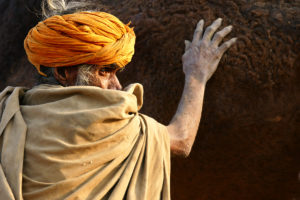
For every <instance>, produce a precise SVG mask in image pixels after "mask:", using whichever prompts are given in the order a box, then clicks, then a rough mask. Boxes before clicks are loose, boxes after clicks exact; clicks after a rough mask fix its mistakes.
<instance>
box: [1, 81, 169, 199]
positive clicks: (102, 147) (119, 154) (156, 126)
mask: <svg viewBox="0 0 300 200" xmlns="http://www.w3.org/2000/svg"><path fill="white" fill-rule="evenodd" d="M17 91H19V92H17ZM12 94H14V95H13V96H14V98H12V97H13V96H12ZM0 97H1V99H0V102H1V103H2V104H0V106H1V107H0V108H2V110H3V108H4V110H5V107H7V106H9V105H15V107H16V108H15V110H17V112H16V113H15V114H14V115H13V117H12V118H11V119H10V121H11V122H9V123H8V125H6V126H5V128H4V132H3V134H2V135H1V139H0V141H1V142H2V143H3V145H1V146H0V147H1V166H2V169H3V171H2V172H1V170H0V176H2V177H3V180H2V179H1V181H0V190H1V191H2V190H5V191H7V192H6V193H3V194H2V192H0V199H2V197H4V195H6V196H9V195H10V196H12V195H13V197H11V199H23V198H24V199H30V200H38V199H45V197H47V199H110V200H119V199H130V200H140V199H150V200H152V199H154V200H155V199H170V189H169V187H170V144H169V136H168V132H167V129H166V127H165V126H164V125H162V124H160V123H158V122H157V121H155V120H154V119H152V118H150V117H147V116H145V115H142V114H140V113H139V109H140V108H141V107H142V103H143V100H142V98H143V88H142V86H141V85H140V84H132V85H129V86H128V87H127V88H126V89H125V90H124V91H117V90H104V89H101V88H98V87H93V86H72V87H61V86H50V85H40V86H38V87H35V88H33V89H31V90H28V91H26V90H25V89H23V90H22V89H17V88H8V89H7V90H6V92H5V94H4V93H1V94H0ZM5 98H6V100H4V99H5ZM9 98H10V99H16V98H17V99H20V100H21V104H20V103H15V102H14V103H15V104H13V103H9V104H8V99H9ZM9 102H11V101H9ZM12 102H13V101H12ZM7 116H9V114H7V113H6V112H3V111H2V118H1V123H2V119H5V118H6V117H7ZM1 123H0V127H1ZM9 124H11V125H9ZM13 127H23V129H22V131H21V132H20V130H21V129H19V128H18V129H15V128H13ZM21 136H22V137H21ZM7 137H10V138H13V139H14V138H17V139H18V141H11V140H6V139H5V138H7ZM13 142H14V143H15V144H17V143H18V149H19V150H14V151H15V152H16V153H17V154H18V155H17V156H16V157H17V158H16V159H18V160H21V161H19V162H18V167H16V169H18V170H19V171H20V169H23V174H22V170H21V171H20V174H19V179H20V180H19V181H18V182H16V183H12V182H11V181H9V180H16V178H14V177H13V176H12V175H11V174H14V172H15V170H16V169H14V171H12V170H9V169H8V168H9V166H7V165H8V163H7V162H3V161H2V160H3V158H5V156H6V157H9V156H10V157H11V155H12V154H11V153H9V152H8V151H6V150H5V149H4V148H9V146H11V144H12V143H13ZM22 144H23V147H22ZM10 150H12V149H10ZM22 151H23V152H24V156H23V154H22ZM3 153H6V155H4V157H3V156H2V155H3ZM23 158H24V159H23ZM2 174H3V175H2ZM20 175H21V176H20ZM12 177H13V178H12ZM22 177H23V180H22ZM6 179H7V183H6V182H5V180H6ZM22 194H23V196H22Z"/></svg>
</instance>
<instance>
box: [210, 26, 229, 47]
mask: <svg viewBox="0 0 300 200" xmlns="http://www.w3.org/2000/svg"><path fill="white" fill-rule="evenodd" d="M231 30H232V26H227V27H225V28H223V29H222V30H221V31H219V32H217V33H216V34H215V35H214V38H213V40H212V44H213V45H214V46H218V45H219V44H220V43H221V41H222V40H223V38H224V37H225V36H226V35H228V33H230V32H231Z"/></svg>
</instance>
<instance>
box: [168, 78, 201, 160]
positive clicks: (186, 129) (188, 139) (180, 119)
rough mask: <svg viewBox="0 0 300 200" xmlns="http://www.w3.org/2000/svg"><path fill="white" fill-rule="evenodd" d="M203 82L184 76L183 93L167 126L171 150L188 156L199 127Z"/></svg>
mask: <svg viewBox="0 0 300 200" xmlns="http://www.w3.org/2000/svg"><path fill="white" fill-rule="evenodd" d="M205 84H206V83H205V82H204V81H200V80H199V79H196V78H194V77H193V76H186V78H185V84H184V90H183V94H182V97H181V100H180V103H179V105H178V109H177V111H176V114H175V115H174V117H173V118H172V120H171V122H170V124H169V125H168V126H167V128H168V131H169V132H170V133H172V134H170V137H171V138H170V139H171V152H172V153H173V154H177V155H183V156H188V155H189V153H190V151H191V149H192V146H193V143H194V141H195V138H196V134H197V130H198V127H199V123H200V119H201V112H202V106H203V98H204V91H205Z"/></svg>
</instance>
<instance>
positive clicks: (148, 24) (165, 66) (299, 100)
mask: <svg viewBox="0 0 300 200" xmlns="http://www.w3.org/2000/svg"><path fill="white" fill-rule="evenodd" d="M103 4H104V5H105V10H109V11H110V12H112V13H113V14H115V15H117V16H118V17H120V18H121V19H122V20H123V21H124V22H127V21H131V22H132V25H133V26H135V31H136V34H137V44H136V54H135V56H134V58H133V61H132V63H130V64H129V65H128V67H126V69H125V70H124V71H123V72H122V73H120V79H121V81H122V82H123V83H124V85H126V84H128V83H131V82H140V83H142V84H143V85H144V88H145V104H144V107H143V110H142V111H143V112H144V113H146V114H148V115H150V116H152V117H154V118H156V119H157V120H159V121H161V122H162V123H165V124H167V123H168V122H169V120H170V119H171V117H172V115H173V114H174V113H175V111H176V107H177V104H178V101H179V99H180V96H181V93H182V89H183V84H184V75H183V73H182V66H181V55H182V54H183V49H184V42H183V41H184V39H189V40H190V39H191V37H192V34H193V30H194V28H195V25H196V23H197V21H198V20H199V19H201V18H203V19H205V21H206V23H205V24H206V25H209V24H210V23H211V22H212V21H213V20H214V19H216V18H217V17H222V18H223V19H224V20H223V21H224V23H223V24H224V25H223V27H224V26H226V25H229V24H232V25H233V26H234V30H233V32H232V33H231V34H230V36H229V37H234V36H237V37H238V38H239V40H238V42H237V44H236V45H235V46H234V47H232V48H231V49H230V50H229V51H228V52H227V53H226V54H225V55H224V57H223V58H222V60H221V63H220V65H219V68H218V70H217V72H216V73H215V75H214V76H213V77H212V79H211V80H210V81H209V82H208V84H207V88H206V96H205V102H204V109H203V115H202V120H201V124H200V128H199V132H198V136H197V140H196V142H195V145H194V148H193V151H192V153H191V156H190V157H189V158H187V159H181V158H173V159H172V180H171V182H172V188H171V190H172V198H173V199H175V200H177V199H178V200H181V199H182V200H185V199H195V200H198V199H203V200H219V199H224V200H231V199H242V200H248V199H249V200H253V199H258V200H260V199H261V200H263V199H264V200H265V199H270V200H277V199H278V200H285V199H286V200H292V199H295V200H296V199H300V182H299V181H300V180H299V179H300V81H299V80H300V64H299V62H300V58H299V55H300V45H299V42H300V41H299V40H300V32H299V28H300V1H299V0H294V1H288V0H272V1H266V0H256V1H254V0H228V1H218V0H210V1H204V0H199V1H194V0H123V1H117V0H111V1H109V0H105V1H103ZM27 7H28V8H29V9H28V8H27ZM38 7H39V1H38V0H37V1H34V0H31V1H28V0H27V1H26V3H24V2H23V1H21V0H10V1H4V0H2V1H0V11H1V12H0V15H1V18H0V19H1V23H0V27H1V29H0V36H1V41H0V44H1V48H0V52H1V54H0V61H1V63H2V65H1V66H0V70H1V73H0V88H1V89H3V88H4V86H5V85H27V86H30V85H31V84H32V76H33V74H34V70H33V67H31V66H30V65H29V64H28V62H27V61H26V58H25V56H24V51H23V47H22V42H23V39H24V37H25V35H26V32H27V31H28V29H29V28H30V27H32V26H33V25H34V24H35V23H36V22H37V18H36V16H35V14H34V13H33V12H32V11H34V10H35V9H38ZM229 37H228V38H229Z"/></svg>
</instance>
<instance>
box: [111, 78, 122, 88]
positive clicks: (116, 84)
mask: <svg viewBox="0 0 300 200" xmlns="http://www.w3.org/2000/svg"><path fill="white" fill-rule="evenodd" d="M111 89H115V90H122V85H121V83H120V81H119V79H118V77H117V76H116V75H113V77H112V86H111Z"/></svg>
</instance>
